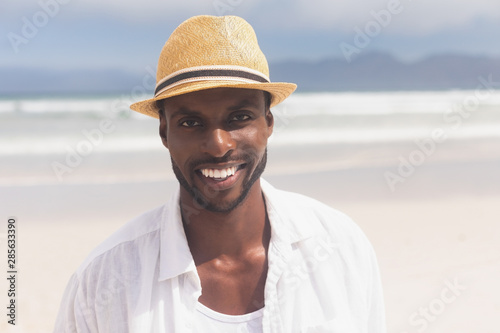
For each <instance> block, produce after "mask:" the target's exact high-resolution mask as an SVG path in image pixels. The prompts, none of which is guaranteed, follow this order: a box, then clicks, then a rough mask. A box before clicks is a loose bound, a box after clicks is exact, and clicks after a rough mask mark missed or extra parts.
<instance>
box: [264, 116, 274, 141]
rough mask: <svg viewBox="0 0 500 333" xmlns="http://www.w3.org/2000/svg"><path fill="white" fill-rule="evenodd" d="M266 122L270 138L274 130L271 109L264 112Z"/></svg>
mask: <svg viewBox="0 0 500 333" xmlns="http://www.w3.org/2000/svg"><path fill="white" fill-rule="evenodd" d="M266 122H267V128H268V136H271V134H273V128H274V116H273V113H272V112H271V109H267V111H266Z"/></svg>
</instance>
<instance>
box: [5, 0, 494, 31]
mask: <svg viewBox="0 0 500 333" xmlns="http://www.w3.org/2000/svg"><path fill="white" fill-rule="evenodd" d="M54 1H58V2H61V3H65V4H64V7H65V8H64V11H65V12H66V13H65V15H69V16H75V17H78V16H82V15H100V16H110V17H113V18H119V19H121V20H123V21H128V22H130V23H137V24H143V23H158V22H162V21H165V20H170V21H172V20H173V21H175V22H179V23H180V22H181V21H183V20H184V19H186V18H187V17H190V16H193V15H199V14H208V15H219V14H229V15H240V16H243V17H244V18H246V19H248V20H249V21H251V22H256V23H258V24H259V25H261V26H262V27H266V28H267V29H282V30H284V29H285V30H294V29H297V30H298V29H310V30H332V29H335V30H338V31H341V32H349V31H352V29H353V28H354V27H355V26H360V25H363V24H364V23H366V22H367V21H369V20H372V19H373V17H372V12H378V11H380V10H384V9H387V7H388V6H396V5H397V6H399V8H401V13H400V14H397V15H394V16H393V17H392V20H391V24H390V25H389V26H387V29H386V32H387V33H392V34H409V35H422V34H430V33H435V32H439V31H443V30H447V29H453V28H457V27H463V26H466V25H467V24H471V22H474V21H477V20H499V19H500V6H499V5H498V2H497V1H491V0H441V1H435V0H434V1H433V0H372V1H368V2H367V1H365V0H349V1H347V0H346V1H331V0H268V1H264V0H184V1H157V0H141V1H137V0H134V1H131V0H106V1H102V0H23V1H14V0H7V4H6V8H7V10H5V11H2V13H1V14H0V19H10V20H12V19H16V18H19V19H20V17H21V16H23V15H27V16H29V15H30V13H33V12H34V11H36V10H37V9H39V8H40V6H41V5H40V4H41V3H49V2H54Z"/></svg>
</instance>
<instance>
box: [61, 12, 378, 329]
mask: <svg viewBox="0 0 500 333" xmlns="http://www.w3.org/2000/svg"><path fill="white" fill-rule="evenodd" d="M295 87H296V86H295V85H294V84H291V83H271V82H270V81H269V78H268V67H267V61H266V59H265V57H264V55H263V54H262V52H261V51H260V49H259V46H258V44H257V39H256V37H255V33H254V31H253V29H252V28H251V26H250V25H249V24H248V23H247V22H245V21H244V20H243V19H241V18H238V17H212V16H197V17H193V18H191V19H189V20H187V21H185V22H184V23H182V24H181V25H180V26H179V27H178V28H177V29H176V30H175V31H174V32H173V33H172V35H171V36H170V38H169V39H168V41H167V42H166V44H165V46H164V48H163V50H162V52H161V55H160V59H159V63H158V73H157V86H156V90H155V96H154V97H153V98H152V99H150V100H147V101H142V102H139V103H136V104H133V105H132V106H131V108H132V109H134V110H136V111H138V112H141V113H144V114H147V115H150V116H153V117H157V118H159V122H160V125H159V132H160V137H161V140H162V142H163V145H164V146H165V147H166V148H167V149H168V150H169V152H170V156H171V159H172V168H173V171H174V173H175V175H176V177H177V179H178V180H179V183H180V186H179V190H178V191H177V193H176V194H175V195H174V196H173V198H172V199H171V201H170V202H169V203H168V204H166V205H164V206H162V207H159V208H157V209H154V210H152V211H150V212H148V213H146V214H144V215H142V216H140V217H138V218H136V219H135V220H133V221H131V222H130V223H128V224H127V225H125V226H124V227H123V228H122V229H121V230H119V231H118V232H117V233H116V234H114V235H113V236H112V237H111V238H109V239H108V240H107V241H105V242H104V243H103V244H101V245H100V246H99V247H98V248H97V249H96V250H95V251H94V252H93V253H92V254H91V255H90V256H89V257H88V258H87V260H86V261H85V262H84V263H83V265H82V266H81V267H80V268H79V269H78V271H77V272H76V273H75V274H74V275H73V277H72V279H71V281H70V283H69V285H68V287H67V289H66V292H65V297H64V300H63V303H62V305H61V310H60V313H59V317H58V320H57V323H56V332H370V333H372V332H384V331H385V324H384V307H383V301H382V292H381V287H380V280H379V275H378V268H377V264H376V260H375V256H374V253H373V250H372V248H371V246H370V244H369V242H368V241H367V239H366V238H365V236H364V235H363V233H362V232H361V231H360V229H359V228H358V227H357V226H356V225H355V224H354V223H353V222H351V220H349V218H348V217H346V216H345V215H343V214H341V213H339V212H337V211H335V210H333V209H331V208H329V207H327V206H325V205H323V204H321V203H319V202H317V201H315V200H313V199H310V198H307V197H304V196H301V195H298V194H293V193H288V192H283V191H279V190H277V189H275V188H273V187H272V186H271V185H270V184H268V183H266V182H265V181H264V180H263V179H261V178H260V176H261V174H262V172H263V171H264V168H265V165H266V156H267V155H266V153H267V150H266V147H267V140H268V138H269V136H270V135H271V134H272V131H273V124H274V122H273V115H272V113H271V110H270V108H271V107H272V106H274V105H276V104H278V103H280V102H281V101H283V100H284V99H285V98H286V97H287V96H289V95H290V94H291V93H292V92H293V91H294V90H295Z"/></svg>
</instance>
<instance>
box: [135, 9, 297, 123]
mask: <svg viewBox="0 0 500 333" xmlns="http://www.w3.org/2000/svg"><path fill="white" fill-rule="evenodd" d="M200 66H238V68H248V69H250V70H253V71H257V72H259V73H261V74H263V76H264V77H269V67H268V64H267V60H266V57H265V56H264V54H263V53H262V51H261V50H260V47H259V45H258V42H257V37H256V35H255V32H254V30H253V28H252V27H251V26H250V24H248V23H247V22H246V21H245V20H243V19H242V18H240V17H236V16H223V17H215V16H195V17H192V18H190V19H188V20H186V21H184V22H183V23H182V24H181V25H179V26H178V27H177V28H176V29H175V30H174V32H173V33H172V35H171V36H170V38H169V39H168V40H167V42H166V43H165V46H164V47H163V49H162V51H161V54H160V58H159V60H158V70H157V73H156V82H157V84H158V83H159V82H160V83H161V81H162V80H164V79H165V78H166V77H167V76H171V75H172V74H174V73H176V72H178V71H181V70H189V69H190V68H196V67H200ZM174 75H175V74H174ZM217 87H227V88H229V87H232V88H247V89H259V90H264V91H268V92H269V93H270V94H271V96H272V101H271V106H275V105H277V104H278V103H280V102H282V101H283V100H284V99H285V98H287V97H288V96H289V95H290V94H291V93H292V92H293V91H294V90H295V89H296V87H297V86H296V85H295V84H293V83H283V82H279V83H267V82H265V83H261V82H255V83H254V82H248V81H247V82H243V81H242V80H239V81H238V79H236V80H232V79H228V78H224V77H222V78H216V77H205V78H203V77H202V78H198V79H196V80H191V81H190V82H185V83H182V82H180V84H177V85H173V86H172V87H170V88H167V89H164V90H163V91H160V93H159V94H158V95H157V96H155V97H154V98H151V99H148V100H145V101H142V102H138V103H134V104H132V105H131V109H132V110H135V111H137V112H140V113H143V114H146V115H149V116H151V117H155V118H158V110H157V108H156V101H157V100H161V99H165V98H168V97H172V96H177V95H181V94H186V93H190V92H194V91H199V90H203V89H211V88H217Z"/></svg>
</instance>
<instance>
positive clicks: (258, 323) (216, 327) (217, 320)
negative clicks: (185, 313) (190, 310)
mask: <svg viewBox="0 0 500 333" xmlns="http://www.w3.org/2000/svg"><path fill="white" fill-rule="evenodd" d="M263 313H264V308H262V309H259V310H257V311H255V312H251V313H247V314H244V315H237V316H231V315H227V314H223V313H220V312H217V311H214V310H212V309H210V308H208V307H206V306H205V305H203V304H201V303H200V302H198V303H197V304H196V314H195V321H194V323H193V332H217V333H229V332H231V333H247V332H248V333H259V332H262V314H263Z"/></svg>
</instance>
